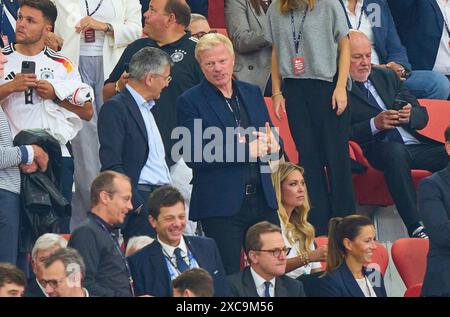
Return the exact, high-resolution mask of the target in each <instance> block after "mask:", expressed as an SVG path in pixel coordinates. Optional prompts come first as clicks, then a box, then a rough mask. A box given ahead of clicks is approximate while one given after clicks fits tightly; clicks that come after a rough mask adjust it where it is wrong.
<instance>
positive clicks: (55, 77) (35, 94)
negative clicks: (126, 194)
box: [0, 0, 92, 232]
mask: <svg viewBox="0 0 450 317" xmlns="http://www.w3.org/2000/svg"><path fill="white" fill-rule="evenodd" d="M56 17H57V10H56V7H55V5H54V4H53V3H52V2H51V1H50V0H24V1H22V2H21V4H20V8H19V12H18V17H17V22H16V43H11V44H10V45H8V46H6V47H5V48H4V49H3V50H2V51H3V54H5V55H6V56H7V58H8V63H7V64H6V65H5V72H4V78H1V79H0V84H2V85H1V86H0V100H1V105H2V107H3V109H4V111H5V113H6V115H7V117H8V120H9V122H10V125H11V131H12V134H13V136H15V135H16V134H17V133H18V132H20V131H21V130H23V129H30V128H40V129H46V130H47V131H49V133H50V134H52V135H53V136H54V137H55V138H56V139H57V140H58V141H59V142H60V144H61V150H62V156H63V160H62V162H63V170H62V171H61V192H62V194H63V195H64V196H65V197H66V198H67V199H68V200H69V202H70V199H71V193H72V183H73V158H72V157H71V155H70V152H69V149H68V147H67V145H66V143H67V144H68V141H70V140H71V139H72V138H73V137H75V135H76V132H77V130H76V129H75V130H74V131H73V133H68V132H69V130H70V129H71V128H73V125H74V124H77V123H78V124H80V123H81V122H80V118H81V119H83V120H90V119H91V117H92V103H91V102H90V101H89V99H87V98H85V100H82V101H77V99H78V100H79V98H78V92H79V91H78V88H80V91H81V89H84V91H86V89H88V92H87V93H85V95H84V96H85V97H89V90H90V88H89V87H85V86H86V85H84V84H83V83H82V82H81V79H80V75H79V73H78V70H77V67H76V66H75V65H74V64H73V63H72V62H71V61H70V60H69V59H67V58H65V57H64V56H62V55H60V54H59V53H56V52H55V51H53V50H51V49H50V48H48V47H47V46H45V44H44V43H45V40H46V38H47V35H48V33H49V32H51V31H52V29H53V25H54V22H55V20H56ZM24 62H25V63H24ZM83 85H84V86H83ZM61 91H62V92H61ZM72 91H73V94H69V93H65V92H72ZM61 95H64V98H61V99H63V100H61V99H59V98H58V97H57V96H61ZM66 96H67V98H66ZM49 104H51V105H53V106H54V110H55V111H54V112H53V115H55V116H61V114H63V118H62V122H61V121H59V122H57V123H56V124H51V122H50V121H49V120H48V117H49V115H48V114H49V111H48V107H49ZM50 107H51V106H50ZM77 120H78V121H77ZM80 125H81V124H80ZM61 126H63V127H64V128H63V129H62V130H61ZM66 127H67V128H66ZM64 129H66V130H64ZM61 229H62V231H63V232H64V231H67V227H65V228H61Z"/></svg>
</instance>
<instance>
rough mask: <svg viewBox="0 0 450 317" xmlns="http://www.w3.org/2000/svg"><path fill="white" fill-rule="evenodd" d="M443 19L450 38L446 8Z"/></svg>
mask: <svg viewBox="0 0 450 317" xmlns="http://www.w3.org/2000/svg"><path fill="white" fill-rule="evenodd" d="M442 17H443V18H444V27H445V30H446V31H447V34H448V37H449V38H450V27H449V25H448V23H447V14H446V12H445V8H444V10H443V12H442Z"/></svg>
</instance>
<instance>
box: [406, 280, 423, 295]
mask: <svg viewBox="0 0 450 317" xmlns="http://www.w3.org/2000/svg"><path fill="white" fill-rule="evenodd" d="M421 293H422V283H419V284H416V285H413V286H411V287H410V288H408V289H407V290H406V292H405V294H404V295H403V297H420V294H421Z"/></svg>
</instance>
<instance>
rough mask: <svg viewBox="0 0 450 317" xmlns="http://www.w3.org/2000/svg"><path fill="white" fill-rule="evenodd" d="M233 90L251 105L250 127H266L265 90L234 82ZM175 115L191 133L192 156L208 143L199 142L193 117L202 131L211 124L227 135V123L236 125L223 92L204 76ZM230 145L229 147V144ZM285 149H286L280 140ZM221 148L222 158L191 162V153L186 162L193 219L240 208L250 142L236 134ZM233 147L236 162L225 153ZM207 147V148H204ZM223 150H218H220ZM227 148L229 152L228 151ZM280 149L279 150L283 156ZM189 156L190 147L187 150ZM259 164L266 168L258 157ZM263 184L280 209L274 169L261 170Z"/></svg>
mask: <svg viewBox="0 0 450 317" xmlns="http://www.w3.org/2000/svg"><path fill="white" fill-rule="evenodd" d="M234 87H235V88H234V89H237V93H238V94H239V96H240V99H239V100H242V101H243V103H244V106H245V108H246V110H247V113H248V117H249V121H250V127H255V128H256V129H259V128H260V127H262V128H263V127H264V125H265V123H266V122H269V124H270V125H271V126H272V122H271V120H270V117H269V113H268V111H267V108H266V104H265V102H264V98H263V96H262V95H261V91H260V90H259V88H258V87H257V86H255V85H252V84H249V83H245V82H241V81H235V82H234ZM177 116H178V125H179V126H183V127H186V128H187V129H188V130H189V132H190V136H191V139H190V140H191V142H190V145H191V149H190V150H191V151H190V152H191V153H192V155H191V156H192V158H195V156H194V155H195V154H198V153H199V149H198V147H200V149H201V150H202V153H203V149H204V148H205V147H206V145H207V143H208V141H209V140H207V141H202V140H201V139H200V141H201V142H198V140H196V139H198V138H201V136H200V135H199V134H200V133H199V131H198V128H194V126H195V124H194V120H195V119H201V124H202V127H201V130H200V132H201V133H202V134H203V132H204V131H205V130H206V129H207V128H216V129H217V128H219V129H220V130H221V131H222V133H223V135H225V134H226V131H225V130H226V128H227V127H235V125H236V123H235V122H234V121H233V118H232V116H231V115H230V113H229V110H228V109H227V107H226V103H225V100H224V98H223V97H221V96H219V94H218V93H217V91H215V90H214V87H213V86H212V85H211V84H210V83H209V82H208V81H207V80H206V79H203V81H202V82H201V83H200V84H199V85H197V86H195V87H193V88H191V89H189V90H187V91H186V92H185V93H183V94H182V95H181V96H180V97H179V98H178V100H177ZM230 144H231V146H230ZM280 145H281V148H283V145H282V141H281V139H280ZM220 147H221V149H219V150H222V163H221V162H207V161H205V159H204V157H203V155H202V157H201V158H200V160H199V161H198V162H197V161H195V162H193V161H194V160H192V159H191V158H190V157H189V156H185V161H186V164H187V165H188V166H189V167H190V168H192V172H193V178H192V182H191V183H192V185H193V188H192V196H191V204H190V209H189V217H190V219H192V220H201V219H204V218H210V217H228V216H232V215H234V214H236V213H237V212H239V209H240V207H241V205H242V201H243V199H244V194H245V184H244V175H243V172H244V166H245V164H248V161H249V154H248V153H249V146H248V143H244V144H242V143H239V142H238V141H237V140H236V138H235V139H234V140H231V142H230V143H228V144H225V143H224V142H222V143H221V144H220ZM230 147H232V148H233V149H234V162H235V163H231V162H229V161H228V162H226V161H227V160H226V158H227V157H228V156H229V155H230V153H228V152H227V150H229V149H230ZM206 151H208V150H206ZM216 153H220V151H216ZM227 153H228V154H227ZM237 153H245V162H238V160H237V158H236V156H237ZM282 153H283V151H282V150H281V151H280V153H279V155H282ZM183 154H184V155H186V151H185V152H184V153H183ZM258 164H259V165H260V166H264V165H265V167H266V168H268V167H269V166H268V164H267V163H263V162H261V161H260V160H258ZM260 177H261V185H262V188H263V191H264V196H265V198H266V202H267V205H268V206H269V207H270V208H272V209H273V210H276V209H277V200H276V197H275V191H274V189H273V185H272V180H271V177H270V173H267V172H266V173H260Z"/></svg>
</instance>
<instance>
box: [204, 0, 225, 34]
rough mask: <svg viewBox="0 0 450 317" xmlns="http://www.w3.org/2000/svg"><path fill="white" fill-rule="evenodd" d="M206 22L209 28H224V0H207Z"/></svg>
mask: <svg viewBox="0 0 450 317" xmlns="http://www.w3.org/2000/svg"><path fill="white" fill-rule="evenodd" d="M208 23H209V25H210V26H211V28H225V27H226V26H225V4H224V0H209V1H208Z"/></svg>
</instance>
